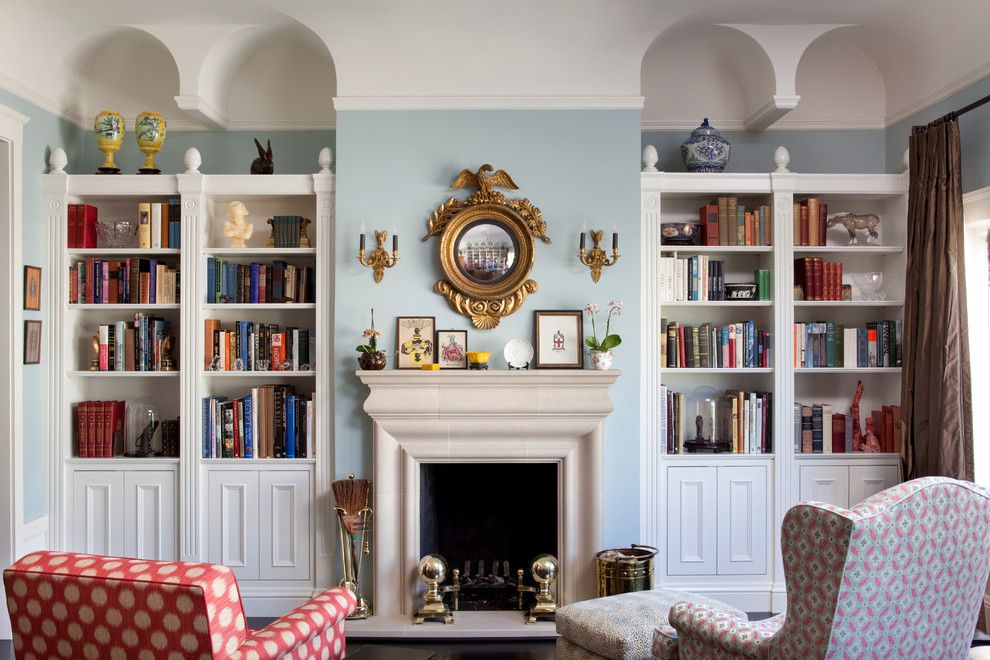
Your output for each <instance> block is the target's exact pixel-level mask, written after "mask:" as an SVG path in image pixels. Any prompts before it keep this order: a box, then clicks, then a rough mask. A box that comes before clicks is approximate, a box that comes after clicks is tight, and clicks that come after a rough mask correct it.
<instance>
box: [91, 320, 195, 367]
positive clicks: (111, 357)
mask: <svg viewBox="0 0 990 660" xmlns="http://www.w3.org/2000/svg"><path fill="white" fill-rule="evenodd" d="M168 334H169V322H168V321H166V320H165V319H162V318H158V317H157V316H149V315H147V314H144V313H137V314H135V315H134V320H133V321H117V322H115V323H112V324H111V323H108V324H104V325H100V326H99V328H98V329H97V334H96V336H97V337H98V339H99V356H98V358H97V369H98V370H99V371H161V370H162V358H163V357H165V355H164V352H163V350H162V342H163V341H165V337H166V336H168ZM168 357H169V358H171V359H173V360H174V357H173V356H172V355H169V356H168ZM177 368H178V365H177V364H175V363H173V364H172V365H170V366H169V370H174V369H177Z"/></svg>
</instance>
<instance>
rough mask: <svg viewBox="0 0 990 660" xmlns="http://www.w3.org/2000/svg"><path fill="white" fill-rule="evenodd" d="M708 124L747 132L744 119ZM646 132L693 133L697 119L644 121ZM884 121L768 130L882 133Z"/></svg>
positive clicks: (806, 122)
mask: <svg viewBox="0 0 990 660" xmlns="http://www.w3.org/2000/svg"><path fill="white" fill-rule="evenodd" d="M708 122H709V123H710V124H711V125H712V126H714V127H715V128H717V129H718V130H720V131H745V130H748V129H747V128H746V123H745V122H744V121H743V120H742V119H713V118H709V120H708ZM641 126H642V129H643V130H644V131H693V130H694V129H696V128H698V120H697V119H670V120H655V119H647V120H643V122H642V124H641ZM884 128H886V124H884V121H883V119H840V120H826V119H790V118H784V119H780V120H778V121H777V122H775V123H774V124H773V125H771V126H770V127H769V128H768V129H767V130H771V131H874V130H879V131H882V130H883V129H884Z"/></svg>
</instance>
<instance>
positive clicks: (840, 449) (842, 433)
mask: <svg viewBox="0 0 990 660" xmlns="http://www.w3.org/2000/svg"><path fill="white" fill-rule="evenodd" d="M845 451H846V416H845V415H843V414H842V413H832V453H833V454H844V453H845Z"/></svg>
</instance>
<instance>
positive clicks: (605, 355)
mask: <svg viewBox="0 0 990 660" xmlns="http://www.w3.org/2000/svg"><path fill="white" fill-rule="evenodd" d="M613 357H614V356H613V355H612V351H594V350H593V351H591V368H592V369H598V370H599V371H608V370H609V369H611V368H612V358H613Z"/></svg>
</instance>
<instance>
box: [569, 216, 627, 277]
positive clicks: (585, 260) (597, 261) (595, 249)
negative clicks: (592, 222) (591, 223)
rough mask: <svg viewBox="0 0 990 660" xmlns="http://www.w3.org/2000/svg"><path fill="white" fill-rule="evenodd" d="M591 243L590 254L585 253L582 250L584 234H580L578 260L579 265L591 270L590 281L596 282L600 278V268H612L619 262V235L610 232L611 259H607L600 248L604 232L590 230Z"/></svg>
mask: <svg viewBox="0 0 990 660" xmlns="http://www.w3.org/2000/svg"><path fill="white" fill-rule="evenodd" d="M588 233H590V234H591V241H592V242H593V243H594V245H593V246H592V248H591V252H588V253H585V250H584V232H583V231H582V232H581V249H580V250H578V259H580V261H581V263H582V264H584V265H585V266H587V267H588V268H590V269H591V280H592V281H593V282H598V280H600V279H601V277H602V268H603V267H608V266H612V265H613V264H615V262H616V261H618V260H619V233H618V232H612V258H611V259H609V258H608V255H606V254H605V250H603V249H602V248H601V242H602V237H604V236H605V230H604V229H601V230H599V231H595V230H594V229H592V230H591V231H590V232H588Z"/></svg>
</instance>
